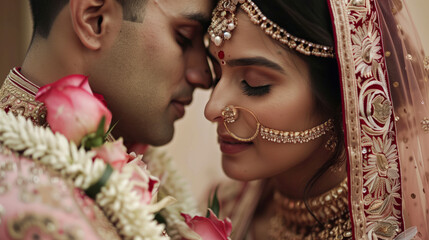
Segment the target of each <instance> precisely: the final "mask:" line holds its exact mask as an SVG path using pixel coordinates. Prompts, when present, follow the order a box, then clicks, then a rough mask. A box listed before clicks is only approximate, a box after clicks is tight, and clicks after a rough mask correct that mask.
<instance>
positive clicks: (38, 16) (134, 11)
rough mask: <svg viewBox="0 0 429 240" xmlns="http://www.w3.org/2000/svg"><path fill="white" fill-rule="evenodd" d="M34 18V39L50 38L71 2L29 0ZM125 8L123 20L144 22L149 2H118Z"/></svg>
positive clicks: (61, 0) (124, 0)
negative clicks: (62, 11) (59, 18)
mask: <svg viewBox="0 0 429 240" xmlns="http://www.w3.org/2000/svg"><path fill="white" fill-rule="evenodd" d="M29 1H30V8H31V14H32V16H33V38H34V36H35V35H39V36H41V37H43V38H47V37H48V36H49V32H50V31H51V28H52V24H53V23H54V21H55V19H56V17H57V15H58V13H59V12H60V11H61V10H62V9H63V8H64V6H65V5H67V3H68V2H69V0H29ZM116 1H118V2H119V3H120V4H121V5H122V7H123V18H124V20H127V21H133V22H142V21H143V19H142V15H143V14H142V12H143V10H144V6H145V3H146V2H147V0H116Z"/></svg>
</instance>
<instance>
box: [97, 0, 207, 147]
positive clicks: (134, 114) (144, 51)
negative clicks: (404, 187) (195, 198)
mask: <svg viewBox="0 0 429 240" xmlns="http://www.w3.org/2000/svg"><path fill="white" fill-rule="evenodd" d="M212 5H213V3H212V1H211V0H180V1H178V0H148V2H147V3H146V5H145V7H144V9H142V11H141V15H140V17H141V19H139V20H137V21H128V20H125V21H124V22H123V24H122V27H121V32H120V33H119V36H118V38H117V40H116V42H115V44H114V46H113V47H112V50H111V51H110V53H109V56H107V57H105V58H103V59H101V60H100V62H99V63H98V65H99V66H98V67H97V69H95V70H94V74H96V75H98V76H97V78H99V79H103V80H102V81H99V82H100V83H96V84H101V85H98V86H94V88H95V91H98V92H100V93H101V94H103V95H104V96H105V98H106V100H107V103H108V107H109V109H111V111H112V113H113V118H114V119H113V122H115V121H119V123H118V125H117V127H116V128H115V130H114V135H115V136H123V137H124V139H126V140H128V141H130V142H143V143H149V144H152V145H162V144H165V143H167V142H169V141H170V140H171V139H172V137H173V133H174V121H176V120H178V119H180V118H182V117H183V114H184V113H185V110H184V109H185V106H186V105H188V104H190V102H191V101H192V94H193V91H194V89H195V88H197V87H201V88H209V87H210V85H211V75H210V71H209V68H208V65H207V58H206V54H205V47H204V43H203V36H204V34H205V30H206V29H205V27H206V23H208V22H209V20H210V14H211V10H212Z"/></svg>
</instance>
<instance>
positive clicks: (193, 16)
mask: <svg viewBox="0 0 429 240" xmlns="http://www.w3.org/2000/svg"><path fill="white" fill-rule="evenodd" d="M183 17H184V18H187V19H189V20H192V21H195V22H198V23H199V24H201V26H202V27H203V30H204V31H206V30H207V29H208V28H209V26H210V17H209V16H206V15H205V14H203V13H199V12H195V13H186V14H184V15H183Z"/></svg>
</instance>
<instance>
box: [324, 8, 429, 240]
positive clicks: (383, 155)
mask: <svg viewBox="0 0 429 240" xmlns="http://www.w3.org/2000/svg"><path fill="white" fill-rule="evenodd" d="M328 4H329V7H330V11H331V16H332V23H333V26H334V34H335V38H336V51H335V52H336V56H337V60H338V64H339V69H340V79H341V90H342V101H343V115H344V116H343V119H344V130H345V142H346V150H347V157H348V179H349V181H348V184H349V208H350V216H351V218H352V224H353V235H354V239H392V238H397V239H409V238H400V237H409V236H412V235H413V232H415V228H413V227H417V231H418V233H417V235H416V239H418V237H419V238H421V239H429V219H428V216H429V210H428V207H429V185H428V181H429V120H428V118H429V106H428V104H429V99H428V95H429V88H428V87H429V86H428V76H429V69H428V63H427V59H426V62H425V59H424V52H423V50H422V46H421V43H420V40H419V38H418V36H417V34H416V31H415V29H414V25H413V24H412V21H411V19H410V17H409V14H408V11H407V9H406V6H405V5H404V3H403V2H402V1H400V0H379V1H376V0H328ZM407 229H408V231H407V232H405V233H404V231H405V230H407ZM400 233H402V234H401V235H400V236H398V235H399V234H400ZM406 233H408V234H406Z"/></svg>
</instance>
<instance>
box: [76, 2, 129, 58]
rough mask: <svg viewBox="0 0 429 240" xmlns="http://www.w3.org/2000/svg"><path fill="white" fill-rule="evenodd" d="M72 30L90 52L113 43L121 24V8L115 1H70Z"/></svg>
mask: <svg viewBox="0 0 429 240" xmlns="http://www.w3.org/2000/svg"><path fill="white" fill-rule="evenodd" d="M70 14H71V19H72V23H73V29H74V31H75V33H76V35H77V37H78V38H79V40H80V41H81V42H82V44H83V45H84V46H85V47H86V48H88V49H90V50H100V49H101V48H103V47H104V46H108V45H110V44H111V43H113V41H114V39H115V38H116V36H117V35H118V33H119V31H120V28H121V24H122V6H121V4H119V3H118V1H116V0H70Z"/></svg>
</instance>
